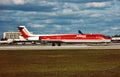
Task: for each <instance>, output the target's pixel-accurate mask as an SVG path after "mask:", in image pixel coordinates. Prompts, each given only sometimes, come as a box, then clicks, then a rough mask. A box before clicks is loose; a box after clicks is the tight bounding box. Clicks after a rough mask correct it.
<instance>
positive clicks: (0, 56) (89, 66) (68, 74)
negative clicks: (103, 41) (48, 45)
mask: <svg viewBox="0 0 120 77" xmlns="http://www.w3.org/2000/svg"><path fill="white" fill-rule="evenodd" d="M0 77H120V50H119V49H116V50H109V49H107V50H97V49H96V50H94V49H93V50H92V49H91V50H5V51H0Z"/></svg>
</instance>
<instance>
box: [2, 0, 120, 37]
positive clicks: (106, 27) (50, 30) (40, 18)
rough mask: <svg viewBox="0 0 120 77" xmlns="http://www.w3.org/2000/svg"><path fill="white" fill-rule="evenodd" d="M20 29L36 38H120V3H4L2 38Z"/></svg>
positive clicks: (88, 0)
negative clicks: (98, 35) (87, 35)
mask: <svg viewBox="0 0 120 77" xmlns="http://www.w3.org/2000/svg"><path fill="white" fill-rule="evenodd" d="M19 25H24V26H26V27H27V28H28V30H29V31H31V32H32V33H34V34H54V33H55V34H59V33H78V30H81V31H82V32H83V33H101V34H104V35H115V34H120V0H0V36H2V34H3V32H16V31H18V29H17V26H19Z"/></svg>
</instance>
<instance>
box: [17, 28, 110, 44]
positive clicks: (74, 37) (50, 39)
mask: <svg viewBox="0 0 120 77" xmlns="http://www.w3.org/2000/svg"><path fill="white" fill-rule="evenodd" d="M18 30H19V32H20V33H21V35H22V37H23V38H24V39H26V40H29V41H41V42H46V43H52V46H55V45H56V44H57V45H58V46H61V44H62V43H109V42H111V39H110V38H109V37H107V36H105V35H103V34H83V33H82V32H81V31H80V30H79V31H78V34H39V35H36V34H32V33H30V32H29V31H28V30H27V28H26V27H25V26H18Z"/></svg>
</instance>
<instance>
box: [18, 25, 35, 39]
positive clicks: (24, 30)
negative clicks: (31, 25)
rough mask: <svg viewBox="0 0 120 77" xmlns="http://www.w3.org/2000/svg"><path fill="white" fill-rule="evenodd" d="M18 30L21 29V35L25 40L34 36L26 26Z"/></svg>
mask: <svg viewBox="0 0 120 77" xmlns="http://www.w3.org/2000/svg"><path fill="white" fill-rule="evenodd" d="M18 29H19V32H20V33H21V35H22V37H23V38H25V39H27V38H29V37H31V36H33V34H31V33H30V32H29V31H28V30H27V28H26V27H25V26H18Z"/></svg>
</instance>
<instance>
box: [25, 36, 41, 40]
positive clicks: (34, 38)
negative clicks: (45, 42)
mask: <svg viewBox="0 0 120 77" xmlns="http://www.w3.org/2000/svg"><path fill="white" fill-rule="evenodd" d="M27 40H39V37H29V38H27Z"/></svg>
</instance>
